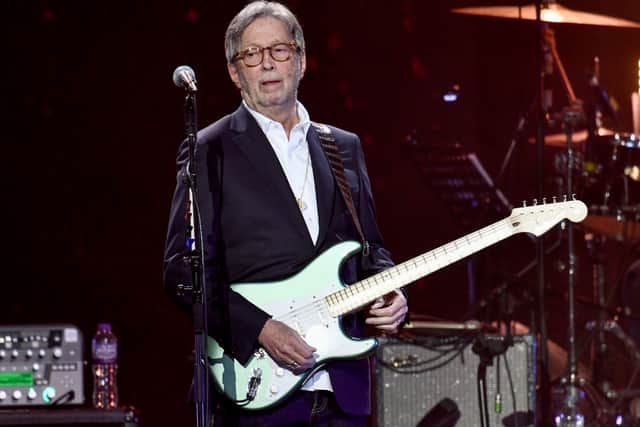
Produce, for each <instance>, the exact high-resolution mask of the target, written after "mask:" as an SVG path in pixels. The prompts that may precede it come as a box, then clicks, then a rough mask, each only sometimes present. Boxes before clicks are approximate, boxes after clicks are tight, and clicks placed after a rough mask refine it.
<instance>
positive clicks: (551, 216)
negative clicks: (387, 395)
mask: <svg viewBox="0 0 640 427" xmlns="http://www.w3.org/2000/svg"><path fill="white" fill-rule="evenodd" d="M586 216H587V207H586V206H585V204H584V203H583V202H581V201H579V200H575V199H574V200H569V201H566V200H565V201H562V202H554V203H545V204H534V205H533V206H524V207H521V208H516V209H514V210H513V211H512V213H511V215H510V216H509V217H508V218H505V219H502V220H500V221H498V222H496V223H494V224H491V225H489V226H487V227H484V228H482V229H480V230H477V231H475V232H473V233H471V234H468V235H466V236H464V237H461V238H459V239H457V240H454V241H453V242H450V243H447V244H445V245H443V246H440V247H439V248H436V249H434V250H432V251H429V252H426V253H424V254H422V255H419V256H417V257H415V258H412V259H410V260H408V261H405V262H403V263H402V264H398V265H396V266H394V267H391V268H389V269H387V270H385V271H383V272H381V273H378V274H375V275H373V276H371V277H369V278H367V279H365V280H361V281H359V282H356V283H353V284H351V285H350V286H345V285H344V284H343V283H342V282H341V280H340V278H339V269H340V266H341V264H342V263H343V262H344V261H345V260H346V259H347V258H348V257H349V256H351V255H352V254H354V253H356V252H357V251H358V250H359V249H360V244H359V243H357V242H353V241H348V242H342V243H339V244H337V245H335V246H333V247H331V248H330V249H328V250H326V251H325V252H323V253H322V254H321V255H320V256H318V257H317V258H316V259H315V260H314V261H313V262H311V263H310V264H309V265H307V266H306V267H305V268H304V269H303V270H302V271H300V272H299V273H297V274H296V275H294V276H292V277H290V278H288V279H285V280H282V281H278V282H270V283H239V284H235V285H232V286H231V288H232V289H233V290H234V291H235V292H238V293H239V294H241V295H242V296H244V297H245V298H246V299H248V300H249V301H250V302H251V303H253V304H255V305H256V306H258V307H260V308H261V309H262V310H264V311H265V312H267V313H269V314H270V315H272V316H273V318H274V319H276V320H279V321H281V322H283V323H285V324H286V325H288V326H289V327H291V328H293V329H294V330H296V331H297V332H298V333H299V334H300V335H301V336H302V337H303V338H304V340H305V341H306V342H307V343H308V344H309V345H311V346H313V347H315V348H316V349H317V351H316V353H315V364H314V367H313V369H310V370H308V371H306V372H302V373H293V372H292V371H290V370H288V369H286V368H284V367H282V366H280V365H278V364H277V363H276V362H275V361H274V360H273V359H272V358H271V357H270V355H269V354H268V353H267V351H266V350H264V349H262V348H260V349H258V350H256V351H255V353H254V354H253V355H252V356H251V358H250V359H249V361H248V362H247V364H246V365H242V364H240V362H238V361H237V360H235V359H234V358H233V357H232V356H231V355H230V354H229V353H227V352H226V351H225V350H224V348H222V347H221V346H220V344H219V343H218V342H217V341H216V340H215V339H214V338H211V337H209V342H208V353H209V369H210V370H211V373H212V377H213V380H214V383H215V385H216V387H217V388H218V390H219V391H221V392H222V393H223V394H224V395H225V396H226V397H228V398H229V399H230V400H231V401H233V402H236V403H237V404H238V405H239V406H242V407H243V408H245V409H248V410H259V409H265V408H268V407H271V406H274V405H276V404H278V403H280V402H281V401H282V400H284V399H286V398H287V396H289V395H290V394H291V393H292V392H293V391H295V390H296V389H297V388H298V387H300V386H301V385H302V384H303V383H304V381H305V380H306V379H307V378H309V377H310V376H311V375H312V374H313V373H314V372H315V371H317V370H318V369H320V368H321V367H322V366H323V365H324V364H326V363H327V362H329V361H331V360H336V359H348V358H357V357H361V356H364V355H367V354H369V353H370V352H371V351H372V350H373V349H375V347H376V345H377V340H376V339H375V338H366V339H353V338H351V337H348V336H346V335H345V334H344V333H343V331H342V328H341V325H340V321H341V316H343V315H345V314H347V313H351V312H354V311H357V310H358V309H360V308H363V307H365V306H367V305H368V304H370V303H371V302H373V301H375V300H376V299H377V298H378V297H381V296H383V295H386V294H388V293H389V292H391V291H393V290H395V289H398V288H401V287H403V286H405V285H407V284H409V283H411V282H414V281H416V280H417V279H420V278H422V277H424V276H427V275H428V274H431V273H433V272H435V271H437V270H440V269H441V268H444V267H446V266H448V265H450V264H453V263H454V262H456V261H459V260H461V259H463V258H465V257H467V256H469V255H471V254H473V253H475V252H478V251H480V250H482V249H484V248H486V247H488V246H491V245H493V244H495V243H497V242H499V241H501V240H503V239H506V238H507V237H510V236H512V235H514V234H517V233H532V234H534V235H536V236H540V235H542V234H544V233H545V232H547V231H548V230H549V229H550V228H552V227H553V226H554V225H556V224H557V223H558V222H560V221H562V220H565V219H569V220H571V221H573V222H580V221H582V220H583V219H584V218H585V217H586Z"/></svg>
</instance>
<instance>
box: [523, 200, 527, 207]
mask: <svg viewBox="0 0 640 427" xmlns="http://www.w3.org/2000/svg"><path fill="white" fill-rule="evenodd" d="M522 207H523V208H526V207H527V201H526V200H523V201H522Z"/></svg>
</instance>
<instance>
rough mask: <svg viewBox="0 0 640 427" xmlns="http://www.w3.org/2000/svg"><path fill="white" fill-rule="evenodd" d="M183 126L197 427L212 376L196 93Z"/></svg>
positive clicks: (205, 419)
mask: <svg viewBox="0 0 640 427" xmlns="http://www.w3.org/2000/svg"><path fill="white" fill-rule="evenodd" d="M184 122H185V133H186V138H187V143H188V147H189V162H188V164H187V176H186V184H187V185H188V186H189V201H188V204H187V213H186V214H187V215H186V217H187V220H188V221H189V224H188V225H187V234H188V236H187V240H186V244H187V248H188V249H189V255H188V258H189V262H190V266H191V286H183V287H181V289H179V290H180V291H182V292H184V293H189V294H191V300H192V314H193V330H194V362H193V363H194V365H193V367H194V384H193V387H194V400H195V407H196V426H197V427H207V426H208V425H209V416H210V415H209V414H210V413H211V411H209V405H208V404H209V375H208V372H207V369H208V365H209V364H208V351H207V337H208V335H209V334H208V327H207V315H206V305H205V301H207V295H206V286H204V282H205V275H204V274H203V271H204V269H203V266H204V258H203V254H204V252H203V247H204V245H203V241H202V223H201V222H200V205H199V203H198V180H197V178H198V167H197V162H196V156H195V150H196V143H197V140H198V126H197V120H196V95H195V91H191V90H188V91H187V96H186V98H185V103H184Z"/></svg>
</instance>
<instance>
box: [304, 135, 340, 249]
mask: <svg viewBox="0 0 640 427" xmlns="http://www.w3.org/2000/svg"><path fill="white" fill-rule="evenodd" d="M307 143H308V144H309V154H310V155H311V164H312V165H313V180H314V181H315V186H316V199H317V202H318V222H319V226H320V227H319V232H318V241H317V242H316V246H317V247H320V246H322V242H323V241H324V239H325V237H326V235H327V230H328V228H329V222H330V221H331V216H332V214H333V201H334V199H335V185H334V181H333V172H332V171H331V167H330V166H329V161H328V160H327V157H326V155H325V153H324V150H323V149H322V146H321V145H320V138H318V134H317V132H316V130H315V129H314V128H313V126H311V127H310V128H309V132H308V133H307Z"/></svg>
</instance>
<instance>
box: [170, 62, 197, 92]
mask: <svg viewBox="0 0 640 427" xmlns="http://www.w3.org/2000/svg"><path fill="white" fill-rule="evenodd" d="M196 83H197V82H196V73H194V72H193V68H191V67H189V66H188V65H181V66H179V67H178V68H176V69H175V70H174V72H173V84H175V85H176V86H178V87H181V88H184V89H185V90H186V91H187V92H191V93H193V92H197V91H198V87H197V86H196Z"/></svg>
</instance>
